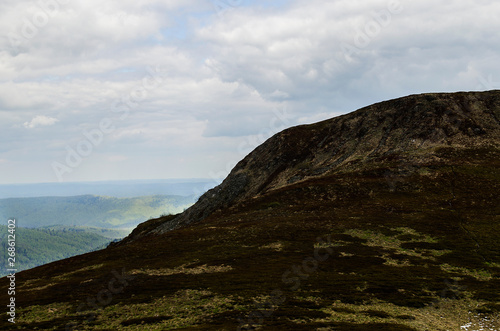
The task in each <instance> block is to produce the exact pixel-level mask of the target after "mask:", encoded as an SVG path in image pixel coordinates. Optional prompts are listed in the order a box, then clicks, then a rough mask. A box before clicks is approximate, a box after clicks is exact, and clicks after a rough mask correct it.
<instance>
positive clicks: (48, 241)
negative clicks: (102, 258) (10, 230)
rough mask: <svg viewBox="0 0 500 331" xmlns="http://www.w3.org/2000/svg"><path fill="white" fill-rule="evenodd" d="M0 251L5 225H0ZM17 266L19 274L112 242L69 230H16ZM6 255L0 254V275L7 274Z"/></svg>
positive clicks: (3, 242)
mask: <svg viewBox="0 0 500 331" xmlns="http://www.w3.org/2000/svg"><path fill="white" fill-rule="evenodd" d="M0 235H1V238H2V240H1V243H0V246H1V251H2V252H7V248H8V245H7V226H5V225H2V226H0ZM15 235H16V263H15V266H16V268H17V269H18V272H19V271H22V270H26V269H30V268H34V267H36V266H39V265H42V264H46V263H49V262H52V261H56V260H61V259H64V258H67V257H71V256H74V255H78V254H83V253H87V252H91V251H93V250H96V249H100V248H104V247H105V246H106V245H107V244H108V243H109V242H110V241H111V240H110V239H109V238H105V237H103V236H100V235H98V234H93V233H87V232H84V231H76V230H71V229H66V230H54V229H25V228H16V231H15ZM6 266H7V254H6V253H5V254H0V276H5V275H6V274H7V271H6V269H7V267H6Z"/></svg>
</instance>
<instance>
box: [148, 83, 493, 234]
mask: <svg viewBox="0 0 500 331" xmlns="http://www.w3.org/2000/svg"><path fill="white" fill-rule="evenodd" d="M445 146H453V147H456V148H461V147H463V148H466V147H474V146H483V147H485V146H492V147H496V148H499V147H500V91H489V92H468V93H466V92H461V93H453V94H451V93H439V94H438V93H434V94H422V95H412V96H408V97H404V98H400V99H395V100H391V101H386V102H381V103H377V104H374V105H372V106H369V107H365V108H362V109H360V110H357V111H355V112H352V113H350V114H347V115H343V116H339V117H335V118H332V119H330V120H326V121H322V122H319V123H316V124H311V125H301V126H297V127H292V128H289V129H287V130H284V131H282V132H280V133H278V134H276V135H274V136H273V137H271V138H270V139H268V140H267V141H266V142H265V143H264V144H262V145H261V146H259V147H257V148H256V149H255V150H254V151H253V152H251V153H250V154H249V155H248V156H246V157H245V158H244V159H243V160H242V161H240V162H239V163H238V164H237V165H236V167H235V168H234V169H233V170H232V171H231V173H230V174H229V176H228V177H227V178H226V179H225V180H224V181H223V182H222V184H220V185H219V186H217V187H215V188H214V189H212V190H210V191H208V192H207V193H205V194H204V195H202V196H201V197H200V199H199V200H198V202H197V203H196V204H195V205H193V206H192V207H190V208H189V209H187V210H186V211H185V212H184V213H182V214H180V215H179V216H177V217H176V218H175V219H173V220H170V221H168V222H164V223H162V224H160V225H158V226H157V227H156V228H155V229H154V230H152V231H151V232H150V233H164V232H167V231H170V230H172V229H176V228H178V227H182V226H185V225H188V224H191V223H196V222H200V221H202V220H203V219H205V218H206V217H208V216H209V215H210V214H212V213H213V212H214V211H216V210H218V209H224V208H227V207H229V206H231V205H234V204H236V203H238V202H241V201H244V200H246V199H249V198H252V197H256V196H259V195H261V194H264V193H266V192H269V191H271V190H275V189H278V188H282V187H284V186H287V185H290V184H293V183H296V182H299V181H303V180H307V179H310V178H314V177H318V176H324V175H327V174H331V173H333V172H338V171H345V169H352V168H353V167H360V166H361V165H362V164H365V163H367V162H376V160H377V159H379V158H381V157H387V156H389V155H391V154H394V153H400V154H401V153H404V154H405V155H407V157H409V158H414V159H415V162H418V161H422V160H425V159H428V158H432V157H433V154H432V151H433V150H435V149H436V148H438V147H445Z"/></svg>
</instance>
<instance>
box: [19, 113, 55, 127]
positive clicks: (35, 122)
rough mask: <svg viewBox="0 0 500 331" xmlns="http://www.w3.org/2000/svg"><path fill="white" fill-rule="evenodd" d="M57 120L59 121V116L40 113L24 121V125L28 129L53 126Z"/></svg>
mask: <svg viewBox="0 0 500 331" xmlns="http://www.w3.org/2000/svg"><path fill="white" fill-rule="evenodd" d="M57 122H59V120H58V119H57V118H53V117H47V116H43V115H39V116H36V117H34V118H33V119H32V120H31V121H29V122H24V127H25V128H27V129H34V128H36V127H38V126H51V125H54V124H56V123H57Z"/></svg>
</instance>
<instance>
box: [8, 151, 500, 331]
mask: <svg viewBox="0 0 500 331" xmlns="http://www.w3.org/2000/svg"><path fill="white" fill-rule="evenodd" d="M437 155H438V156H439V157H441V159H442V162H435V163H433V164H425V165H420V166H418V167H410V168H408V167H406V165H405V162H403V161H402V160H400V159H398V158H393V159H391V160H386V161H384V162H385V163H378V164H377V166H376V167H374V168H371V169H366V170H359V171H357V172H354V173H345V174H337V175H331V176H329V177H324V178H321V179H315V180H310V181H306V182H302V183H298V184H296V185H293V186H289V187H286V188H283V189H280V190H278V191H274V192H271V193H269V194H267V195H265V196H262V197H260V198H257V199H253V200H251V201H250V202H247V203H246V204H243V205H239V206H237V207H233V208H231V209H229V210H223V211H220V212H218V213H215V214H214V215H212V216H211V217H209V218H208V219H207V220H206V221H204V222H202V223H200V224H198V225H195V226H192V227H188V228H185V229H180V230H176V231H173V232H170V233H167V234H165V235H164V236H162V237H151V238H145V239H144V240H141V241H137V242H133V243H131V244H128V245H123V246H118V247H113V248H110V249H107V250H104V251H101V252H97V253H90V254H86V255H83V256H78V257H75V258H72V259H69V260H64V261H60V262H57V263H53V264H49V265H45V266H42V267H39V268H36V269H34V270H30V271H27V272H24V273H21V274H19V275H18V277H17V282H18V295H17V300H18V301H17V303H18V306H19V310H18V314H19V315H18V321H17V322H18V323H17V324H16V325H17V326H18V327H23V328H28V329H35V328H40V329H51V328H54V329H57V328H58V327H63V326H64V325H66V324H67V323H68V322H75V323H77V324H79V325H80V327H79V328H78V329H100V330H104V329H105V330H119V329H123V330H144V329H149V330H154V329H168V328H188V329H193V328H195V329H196V328H198V329H205V330H206V329H214V330H218V329H233V330H234V329H236V328H237V327H238V326H242V327H243V329H244V328H245V327H246V326H249V325H248V323H250V324H254V325H257V324H261V325H262V329H264V330H292V329H293V330H311V329H319V330H450V329H451V330H458V329H460V326H461V325H464V324H466V323H468V322H470V323H472V324H471V325H472V326H474V327H475V328H476V329H478V328H479V327H478V325H479V323H483V325H485V329H491V330H494V329H495V328H494V327H496V328H498V314H499V311H500V304H499V301H498V298H499V294H500V278H499V276H500V242H499V241H498V232H499V230H500V229H499V227H500V223H499V219H498V217H499V216H498V215H499V214H500V201H499V197H498V192H499V188H500V170H499V169H500V164H499V163H500V161H499V160H500V154H499V152H498V151H494V150H469V151H464V152H460V153H459V152H451V151H450V150H441V151H439V152H438V153H437ZM157 222H158V220H153V221H151V222H150V223H145V224H143V225H142V226H141V227H142V228H143V230H144V229H145V228H147V227H148V226H151V227H153V224H152V223H157ZM328 236H330V238H331V240H330V243H318V241H317V238H318V237H322V238H327V237H328ZM317 248H321V249H322V250H321V251H320V252H321V254H324V253H325V252H328V253H329V254H328V255H327V257H328V258H327V259H326V260H325V261H321V262H318V264H317V266H316V265H315V264H314V262H312V261H313V260H311V258H313V257H314V253H315V249H317ZM303 264H304V265H305V266H306V268H308V270H307V269H306V270H304V269H303V267H302V268H301V269H300V271H299V272H298V273H299V277H298V278H293V277H294V275H293V273H287V271H292V272H293V270H294V266H298V267H300V266H302V265H303ZM123 268H125V270H126V272H127V273H129V274H130V275H132V276H133V277H134V279H130V280H128V286H126V287H124V288H123V291H121V292H120V293H116V294H113V295H112V296H111V300H110V301H109V300H108V301H107V302H104V301H102V299H103V298H102V293H103V292H102V291H103V290H104V289H106V287H108V285H109V282H110V280H111V279H113V277H114V276H113V274H112V271H113V270H117V271H121V270H122V269H123ZM37 275H44V277H43V278H37ZM299 281H300V282H299ZM6 284H7V282H6V280H5V279H2V280H1V281H0V288H6ZM276 291H279V292H276ZM3 292H4V291H3ZM3 292H1V293H0V301H1V302H6V300H7V298H6V297H5V296H6V294H5V293H3ZM99 293H101V296H99ZM273 293H274V294H275V297H274V298H273V297H272V294H273ZM276 294H277V296H276ZM99 299H101V301H99ZM93 300H94V301H93ZM95 300H97V303H98V304H97V306H98V308H99V309H98V310H97V309H96V308H97V307H94V308H90V307H88V304H87V306H86V304H85V302H96V301H95ZM256 301H257V302H260V303H261V304H262V305H263V307H264V310H263V309H261V308H259V307H256V305H255V302H256ZM99 302H101V303H99ZM81 304H83V305H82V306H80V305H81ZM79 306H80V308H82V307H86V308H85V309H86V311H83V312H81V311H80V312H77V310H78V307H79ZM80 310H81V309H80ZM470 312H474V314H472V313H470ZM93 313H95V314H96V315H95V317H96V319H95V320H92V321H90V320H89V319H88V317H89V316H94V315H92V314H93ZM476 313H477V314H479V313H482V314H485V316H489V317H490V318H492V319H494V320H493V321H490V322H480V321H479V319H478V318H476V317H475V315H476ZM495 318H496V320H495ZM484 323H490V324H491V325H488V324H484ZM494 323H496V324H494ZM9 327H11V325H8V324H7V323H5V322H3V321H1V322H0V329H8V328H9Z"/></svg>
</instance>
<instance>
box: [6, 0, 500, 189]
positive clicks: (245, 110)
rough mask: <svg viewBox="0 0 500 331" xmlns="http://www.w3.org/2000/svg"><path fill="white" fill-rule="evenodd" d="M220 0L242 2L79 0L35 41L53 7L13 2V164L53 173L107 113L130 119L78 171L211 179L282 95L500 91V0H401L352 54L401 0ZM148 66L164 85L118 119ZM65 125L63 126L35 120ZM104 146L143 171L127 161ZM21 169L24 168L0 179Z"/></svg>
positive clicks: (309, 109)
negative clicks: (144, 166)
mask: <svg viewBox="0 0 500 331" xmlns="http://www.w3.org/2000/svg"><path fill="white" fill-rule="evenodd" d="M55 1H57V0H55ZM221 1H227V2H228V3H232V4H233V6H231V7H233V8H232V9H231V10H228V11H226V12H225V13H224V15H218V13H217V11H216V9H215V8H214V6H213V1H211V0H186V1H180V0H140V1H137V0H121V1H119V0H110V1H102V0H99V1H98V0H89V1H85V2H82V1H70V2H68V3H67V4H65V5H60V6H59V8H57V9H56V10H54V11H53V12H51V13H49V14H50V15H49V16H50V17H49V19H48V20H47V22H46V23H44V24H41V23H40V22H39V23H38V25H39V26H38V27H37V29H36V30H37V31H36V33H34V34H33V36H31V37H29V38H27V37H26V36H24V35H23V28H25V29H26V27H27V25H26V24H32V23H33V18H34V17H35V15H40V14H38V13H40V10H41V9H40V6H39V4H38V2H33V1H28V0H17V1H13V0H5V1H2V2H1V3H0V31H2V33H1V35H0V49H1V50H2V51H0V159H3V160H7V161H9V163H3V165H5V164H14V163H13V161H14V160H22V161H23V162H26V165H25V166H24V167H22V168H19V169H23V171H28V170H27V169H29V168H30V167H32V171H31V172H32V173H33V175H32V176H31V177H30V178H31V179H33V180H35V179H36V178H38V180H40V181H41V180H45V181H53V180H55V178H54V176H53V174H52V173H51V172H50V163H51V162H52V161H59V162H61V161H63V160H64V158H65V153H66V145H68V144H69V146H70V147H73V148H74V147H75V146H76V144H77V143H78V142H79V141H81V140H82V139H84V138H85V136H84V135H83V132H84V130H92V129H95V128H98V126H99V123H100V121H101V120H103V119H105V118H109V119H110V120H111V121H112V123H113V125H114V126H115V127H116V130H115V131H114V132H113V133H111V134H108V135H106V136H105V137H104V139H103V142H102V144H101V145H99V146H96V147H95V148H94V154H93V155H90V156H89V157H88V158H87V159H86V160H85V161H84V162H83V163H82V167H81V168H78V169H77V170H75V172H73V173H72V174H71V176H68V179H71V180H88V179H94V177H93V176H96V175H95V174H96V169H98V168H99V164H101V163H102V164H103V168H102V171H101V172H100V173H99V176H100V177H99V178H106V176H115V175H116V174H117V173H120V176H124V177H126V176H129V177H135V176H140V175H137V172H136V170H135V169H137V166H138V165H140V164H141V162H142V161H143V160H144V158H148V157H151V158H153V155H154V158H155V160H156V163H155V164H157V165H158V167H157V168H155V169H154V171H153V170H151V171H150V172H149V173H148V176H156V177H177V176H186V175H187V174H188V170H187V169H189V174H191V175H189V176H193V177H206V176H207V169H210V170H211V171H215V172H217V171H218V169H216V168H217V167H222V168H226V163H227V161H225V160H227V159H230V160H234V159H237V158H240V157H242V156H241V155H240V154H241V153H239V152H238V146H239V145H241V144H242V143H246V142H247V141H248V139H249V137H255V136H260V137H261V138H262V137H264V136H267V135H268V134H270V132H271V131H272V130H269V129H268V128H270V127H271V126H272V125H270V123H271V122H273V121H275V120H276V115H275V113H274V111H275V110H276V109H280V107H283V106H284V105H286V108H287V111H288V113H289V117H288V119H287V122H286V123H287V125H294V124H298V123H302V122H308V123H309V122H312V121H316V120H322V119H325V118H328V117H330V116H333V115H337V114H341V113H345V112H348V111H352V110H355V109H357V108H359V107H362V106H365V105H367V104H370V103H373V102H376V101H381V100H385V99H389V98H392V97H399V96H403V95H407V94H413V93H421V92H428V91H457V90H474V89H493V88H500V86H499V84H500V83H498V82H500V62H498V54H499V52H500V45H499V44H498V37H497V36H498V31H499V30H500V20H498V19H497V18H498V16H499V15H500V3H498V2H495V1H493V0H464V1H444V0H438V1H430V0H422V1H418V2H415V1H413V2H410V1H407V0H400V3H401V4H402V8H403V10H402V11H401V12H398V13H393V14H391V16H390V19H389V22H385V23H387V24H385V23H384V24H382V25H383V26H382V25H381V27H380V29H378V30H379V31H378V30H377V28H376V26H375V29H376V30H375V33H374V32H373V30H372V31H371V36H370V37H369V38H368V40H364V41H365V44H364V45H363V47H355V49H354V52H353V53H352V54H349V55H348V56H346V54H345V52H344V50H343V48H342V45H345V44H350V45H355V43H356V40H358V41H359V38H361V39H363V38H364V37H363V36H361V37H360V33H361V34H366V31H365V30H366V29H367V28H369V27H370V26H371V27H372V28H373V24H374V22H375V23H377V19H378V20H380V19H381V18H380V16H377V15H376V13H379V15H382V14H381V13H387V10H389V8H390V7H389V4H390V3H394V2H395V1H396V2H397V0H359V1H347V0H337V1H324V0H308V1H306V0H291V1H282V0H280V1H273V2H272V4H271V2H269V1H267V2H266V1H263V0H258V1H243V2H241V5H234V4H235V3H237V2H230V1H228V0H221ZM61 2H62V1H61ZM64 2H67V1H64ZM377 17H378V18H377ZM26 22H28V23H26ZM25 25H26V26H25ZM363 31H365V32H363ZM25 32H26V31H25ZM13 35H17V37H18V40H15V39H12V38H11V37H12V36H13ZM365 39H366V38H365ZM148 67H153V68H155V67H159V68H161V70H162V72H163V75H162V82H161V84H160V85H158V86H156V87H155V88H153V89H148V90H147V93H146V95H145V97H144V98H142V99H141V100H139V102H134V107H132V108H131V109H129V113H128V116H127V117H126V118H124V119H122V118H120V114H119V113H116V112H113V111H112V110H113V105H115V104H116V103H117V101H119V100H122V99H123V98H127V97H128V98H129V97H130V96H131V94H133V93H134V91H135V90H136V89H137V88H141V87H143V86H144V81H143V80H144V78H145V77H147V76H148V69H147V68H148ZM39 114H44V116H41V115H39ZM26 119H31V120H30V121H27V122H25V121H26ZM57 121H61V122H64V126H63V125H57V126H54V127H53V128H51V130H22V129H24V128H35V127H40V126H43V125H54V124H55V123H56V122H57ZM24 122H25V123H24ZM20 123H24V125H19V124H20ZM279 124H281V123H279ZM21 130H22V131H21ZM262 132H264V134H262ZM260 140H261V139H260V138H259V141H260ZM247 145H248V144H247ZM166 151H168V152H166ZM188 153H190V154H189V155H188ZM26 155H29V156H30V158H31V159H30V160H28V159H26V158H25V156H26ZM106 155H109V156H114V155H120V156H123V157H127V163H128V164H130V167H129V168H127V169H128V170H125V168H123V169H121V170H120V172H113V171H112V170H111V168H112V167H111V166H109V165H108V166H106V167H104V163H105V162H106V160H108V158H107V157H106ZM179 155H181V156H182V157H180V156H179ZM112 159H113V158H112ZM180 159H182V160H190V161H192V162H193V163H191V164H189V165H188V164H186V163H182V167H179V166H178V163H177V162H180V161H179V160H180ZM16 162H21V161H16ZM183 162H188V161H183ZM28 164H30V165H28ZM85 164H90V165H92V167H91V168H92V171H90V170H85V169H87V168H86V166H85ZM47 165H49V166H47ZM170 166H171V168H169V167H170ZM89 167H90V166H89ZM46 168H48V169H49V170H48V171H46V172H44V173H38V172H39V169H46ZM167 168H168V171H167V170H164V169H167ZM179 168H182V169H181V170H178V169H179ZM214 168H215V169H214ZM9 169H11V168H9ZM12 169H14V168H12ZM0 170H2V169H0ZM1 173H8V171H0V174H1ZM127 174H128V175H127ZM13 178H18V179H19V180H23V178H26V177H25V176H24V174H22V173H21V172H19V173H17V174H16V175H14V176H11V175H9V177H8V178H1V177H0V181H1V180H7V181H15V179H13Z"/></svg>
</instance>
